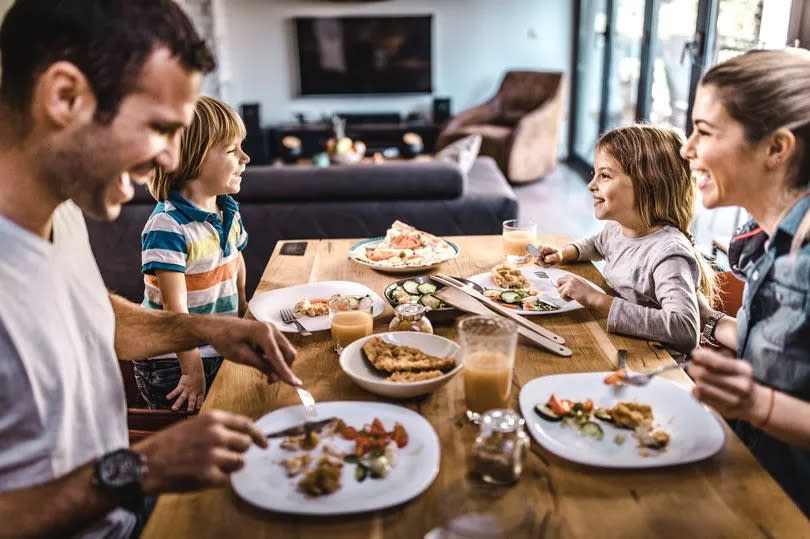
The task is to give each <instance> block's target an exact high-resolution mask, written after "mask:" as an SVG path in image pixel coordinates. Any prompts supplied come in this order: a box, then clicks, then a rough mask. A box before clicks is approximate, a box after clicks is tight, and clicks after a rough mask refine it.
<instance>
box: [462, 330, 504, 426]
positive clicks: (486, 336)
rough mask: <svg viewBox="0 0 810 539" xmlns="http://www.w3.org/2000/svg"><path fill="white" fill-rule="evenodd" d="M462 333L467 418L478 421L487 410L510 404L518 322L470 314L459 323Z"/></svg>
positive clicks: (474, 421)
mask: <svg viewBox="0 0 810 539" xmlns="http://www.w3.org/2000/svg"><path fill="white" fill-rule="evenodd" d="M458 335H459V339H460V340H461V354H462V361H463V363H464V369H462V371H461V373H462V376H463V377H464V398H465V400H466V403H467V418H468V419H469V420H470V421H472V422H473V423H476V424H477V423H478V422H479V421H480V417H481V414H482V413H484V412H486V411H487V410H493V409H495V408H508V407H509V393H510V391H511V389H512V371H513V370H514V366H515V348H516V347H517V324H515V323H514V322H512V321H511V320H507V319H506V318H503V317H500V316H486V315H485V316H470V317H467V318H464V319H462V320H461V321H460V322H459V323H458Z"/></svg>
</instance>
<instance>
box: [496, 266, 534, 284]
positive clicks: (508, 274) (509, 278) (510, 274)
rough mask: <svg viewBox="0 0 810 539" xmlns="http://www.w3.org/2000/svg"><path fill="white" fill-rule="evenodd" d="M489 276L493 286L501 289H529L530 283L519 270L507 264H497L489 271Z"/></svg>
mask: <svg viewBox="0 0 810 539" xmlns="http://www.w3.org/2000/svg"><path fill="white" fill-rule="evenodd" d="M489 274H490V276H491V277H492V280H493V281H494V282H495V284H496V285H498V286H500V287H501V288H508V289H514V288H525V289H530V288H531V283H529V281H528V280H527V279H526V277H524V276H523V274H522V273H521V272H520V270H519V269H518V268H516V267H514V266H510V265H509V264H498V265H497V266H495V267H494V268H492V269H491V270H490V271H489Z"/></svg>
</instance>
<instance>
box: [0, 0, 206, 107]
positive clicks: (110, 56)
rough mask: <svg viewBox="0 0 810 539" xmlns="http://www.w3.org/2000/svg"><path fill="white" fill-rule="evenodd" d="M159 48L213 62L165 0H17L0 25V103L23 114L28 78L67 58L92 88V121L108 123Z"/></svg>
mask: <svg viewBox="0 0 810 539" xmlns="http://www.w3.org/2000/svg"><path fill="white" fill-rule="evenodd" d="M159 47H166V48H167V49H168V50H169V51H171V53H172V56H174V57H176V58H178V59H179V61H180V63H181V65H183V66H184V67H186V68H187V69H189V70H195V71H200V72H202V73H207V72H209V71H211V70H212V69H213V68H214V65H215V64H214V58H213V55H212V54H211V51H210V50H209V49H208V47H207V46H206V44H205V42H204V41H203V40H202V39H201V38H200V36H199V34H198V33H197V31H196V30H195V29H194V25H193V23H192V22H191V20H189V18H188V16H187V15H186V14H185V13H184V12H183V10H182V9H181V8H180V7H179V6H178V5H177V4H175V3H174V2H173V1H172V0H17V1H16V2H15V3H14V5H13V6H11V8H10V9H9V10H8V13H7V14H6V17H5V19H4V20H3V24H2V26H0V55H1V56H2V76H1V77H0V102H2V104H4V105H5V106H6V107H8V108H9V109H10V110H12V111H15V113H17V114H23V115H24V116H25V117H27V116H28V113H29V110H30V101H31V98H32V95H31V94H32V93H33V88H34V81H35V80H36V79H37V77H38V76H39V75H41V74H42V73H43V72H44V71H45V70H46V69H47V68H48V66H50V65H51V64H53V63H54V62H59V61H68V62H71V63H72V64H74V65H76V67H78V68H79V69H80V70H81V71H82V72H83V73H84V75H85V77H87V80H88V81H89V84H90V87H91V88H92V90H93V92H94V93H95V96H96V99H97V100H98V110H97V113H96V120H97V121H99V122H101V123H109V122H110V121H112V119H113V118H114V117H115V115H116V113H117V110H118V105H119V103H120V102H121V99H123V97H124V96H126V95H127V94H128V93H129V92H131V91H132V90H133V89H134V85H135V81H136V80H137V77H138V75H139V74H140V72H141V70H142V68H143V66H144V64H145V63H146V60H147V59H148V58H149V56H150V55H151V54H152V52H153V51H155V50H156V49H157V48H159ZM26 123H27V122H26Z"/></svg>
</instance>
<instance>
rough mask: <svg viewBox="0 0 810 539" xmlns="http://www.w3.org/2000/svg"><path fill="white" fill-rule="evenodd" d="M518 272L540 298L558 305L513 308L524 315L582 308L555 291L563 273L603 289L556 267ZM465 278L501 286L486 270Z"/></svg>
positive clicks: (556, 312) (529, 268)
mask: <svg viewBox="0 0 810 539" xmlns="http://www.w3.org/2000/svg"><path fill="white" fill-rule="evenodd" d="M539 272H545V273H546V275H548V279H541V278H540V277H538V276H537V275H536V274H537V273H539ZM520 273H522V274H523V276H524V277H526V279H528V281H529V283H530V284H531V285H532V287H534V288H535V289H536V290H537V291H538V292H539V293H540V299H542V300H543V301H546V302H548V303H551V304H552V305H556V306H558V307H559V309H557V310H554V311H524V310H523V309H515V312H516V313H518V314H522V315H525V316H531V315H538V314H558V313H567V312H568V311H575V310H577V309H581V308H582V305H580V304H579V303H578V302H576V301H565V300H563V299H562V298H561V297H560V294H558V293H557V287H556V284H555V283H556V282H557V279H559V278H560V277H563V276H565V275H573V276H574V277H576V278H578V279H581V280H582V281H584V282H586V283H588V284H589V285H591V286H592V287H593V288H594V289H596V290H599V291H600V292H602V293H604V290H602V289H601V288H599V287H598V286H596V285H595V284H593V283H592V282H590V281H589V280H588V279H585V278H584V277H580V276H579V275H577V274H575V273H571V272H570V271H565V270H561V269H557V268H541V267H540V266H531V267H525V268H520ZM467 279H468V280H470V281H472V282H474V283H478V284H480V285H481V286H483V287H484V288H501V287H500V286H498V285H496V284H495V281H493V280H492V276H491V275H490V274H489V273H488V272H487V273H479V274H478V275H473V276H472V277H467Z"/></svg>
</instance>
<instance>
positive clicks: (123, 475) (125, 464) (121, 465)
mask: <svg viewBox="0 0 810 539" xmlns="http://www.w3.org/2000/svg"><path fill="white" fill-rule="evenodd" d="M145 472H146V459H145V458H144V457H143V456H142V455H139V454H138V453H135V452H134V451H132V450H130V449H117V450H115V451H112V452H110V453H106V454H104V455H102V456H101V457H100V458H99V459H98V460H97V461H96V465H95V472H94V475H93V484H94V485H95V486H97V487H98V488H100V489H102V490H104V491H105V492H107V493H110V494H112V495H113V496H115V497H116V499H118V500H120V502H121V507H123V508H125V509H128V510H130V511H133V512H140V511H142V510H143V492H142V491H141V478H142V477H143V474H144V473H145Z"/></svg>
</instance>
